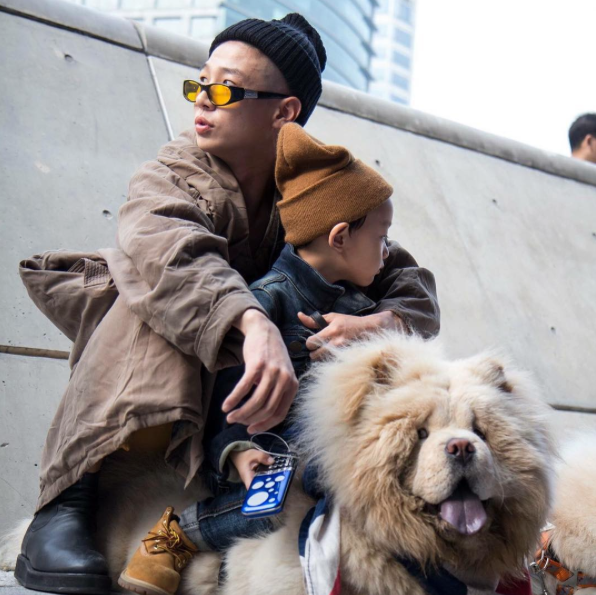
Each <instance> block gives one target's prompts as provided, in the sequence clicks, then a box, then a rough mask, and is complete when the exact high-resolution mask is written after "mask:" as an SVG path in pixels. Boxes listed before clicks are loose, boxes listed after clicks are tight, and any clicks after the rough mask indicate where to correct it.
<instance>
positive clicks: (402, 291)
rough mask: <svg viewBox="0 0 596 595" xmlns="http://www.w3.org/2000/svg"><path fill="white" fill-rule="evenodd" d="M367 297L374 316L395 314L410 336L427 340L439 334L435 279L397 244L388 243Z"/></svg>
mask: <svg viewBox="0 0 596 595" xmlns="http://www.w3.org/2000/svg"><path fill="white" fill-rule="evenodd" d="M367 295H368V296H369V297H370V298H371V299H373V300H374V301H376V302H377V308H376V311H377V312H382V311H385V310H390V311H391V312H395V313H396V314H397V315H398V316H399V317H400V318H401V319H402V320H403V321H404V323H405V324H406V326H407V327H408V330H409V331H410V332H414V333H418V334H419V335H421V336H423V337H425V338H429V337H432V336H434V335H437V334H438V333H439V328H440V310H439V302H438V299H437V288H436V285H435V277H434V275H433V274H432V273H431V272H430V271H429V270H427V269H424V268H421V267H419V266H418V264H417V263H416V261H415V260H414V258H413V256H412V255H411V254H410V253H409V252H408V251H407V250H405V249H404V248H402V247H401V246H400V245H399V244H398V243H397V242H393V241H392V242H390V244H389V256H388V258H387V260H386V261H385V266H384V267H383V270H382V271H381V273H380V274H379V275H378V276H377V277H376V278H375V281H374V282H373V284H372V285H371V286H370V287H369V288H368V290H367Z"/></svg>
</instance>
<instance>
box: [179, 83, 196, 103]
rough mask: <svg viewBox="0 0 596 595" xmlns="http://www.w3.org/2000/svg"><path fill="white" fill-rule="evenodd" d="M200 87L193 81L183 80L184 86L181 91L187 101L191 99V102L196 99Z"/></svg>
mask: <svg viewBox="0 0 596 595" xmlns="http://www.w3.org/2000/svg"><path fill="white" fill-rule="evenodd" d="M200 89H201V85H199V83H197V82H195V81H184V86H183V88H182V93H183V94H184V97H185V98H186V99H188V101H192V102H193V103H194V102H195V101H196V100H197V95H198V94H199V92H200Z"/></svg>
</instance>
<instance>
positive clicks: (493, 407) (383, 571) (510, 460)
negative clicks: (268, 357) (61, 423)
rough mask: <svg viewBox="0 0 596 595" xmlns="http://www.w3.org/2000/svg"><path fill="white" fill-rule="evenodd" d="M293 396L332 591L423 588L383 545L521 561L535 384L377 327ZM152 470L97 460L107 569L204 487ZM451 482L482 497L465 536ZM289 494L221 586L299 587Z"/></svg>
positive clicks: (304, 502) (198, 580)
mask: <svg viewBox="0 0 596 595" xmlns="http://www.w3.org/2000/svg"><path fill="white" fill-rule="evenodd" d="M300 402H301V404H300V406H299V415H300V417H302V418H303V420H304V423H305V427H306V428H307V431H305V433H304V434H303V440H302V444H301V445H300V448H301V450H302V452H303V458H305V457H312V458H314V459H316V460H317V462H318V464H319V465H320V467H321V470H322V481H323V483H324V485H325V487H326V489H327V490H328V491H329V493H330V494H331V495H332V496H333V498H334V500H335V502H336V503H337V504H338V505H339V506H340V507H341V515H342V543H341V557H342V561H341V572H342V578H343V585H342V588H343V590H342V593H346V594H349V593H359V594H369V595H376V594H378V595H381V594H389V593H391V594H396V595H400V594H402V595H406V594H407V595H417V594H420V593H422V591H421V589H420V588H419V586H418V585H417V583H415V582H414V581H413V579H412V577H411V576H410V575H409V574H408V573H407V572H406V571H405V569H404V568H403V567H402V566H401V565H399V564H398V563H396V562H395V561H394V559H393V555H394V554H398V555H409V556H413V557H415V558H416V559H417V560H418V561H419V562H420V563H421V564H424V563H429V564H436V565H448V567H449V568H450V569H452V570H453V572H454V573H455V574H456V575H457V576H459V577H461V578H462V579H465V580H466V582H467V583H468V584H470V585H471V586H473V587H476V588H479V589H482V588H488V587H489V586H492V585H494V583H495V581H496V579H497V578H498V577H499V576H502V575H504V574H507V573H508V572H511V570H512V569H516V568H519V567H521V565H522V562H523V558H524V555H525V554H526V553H527V552H528V551H529V550H530V549H531V547H532V546H533V544H534V543H535V541H536V537H537V534H538V531H539V529H540V527H541V526H542V524H543V523H544V521H545V518H546V513H547V510H548V507H549V503H550V495H551V482H550V474H549V473H550V471H549V470H550V469H552V466H553V465H552V459H553V453H554V448H553V444H552V441H551V438H550V433H549V429H548V424H547V417H548V412H547V408H546V406H545V405H544V404H543V403H542V402H541V400H540V398H539V397H538V394H537V389H536V387H535V386H534V384H533V383H532V382H531V381H530V380H529V379H528V378H527V377H526V376H525V375H524V374H522V373H521V372H519V371H517V370H516V369H515V368H514V367H513V366H511V365H510V364H509V363H508V362H506V361H503V360H502V359H501V358H499V357H497V356H493V355H490V354H489V355H481V356H477V357H473V358H469V359H465V360H459V361H447V360H446V359H445V357H444V356H443V355H442V353H441V351H440V349H439V347H438V345H437V344H436V343H428V342H423V341H421V340H420V339H417V338H406V337H403V336H401V335H399V334H388V335H383V336H379V337H378V338H373V339H370V340H368V341H366V342H361V343H358V344H356V345H354V346H352V347H350V348H347V349H344V350H339V351H337V353H336V354H335V359H334V361H331V362H328V363H324V364H321V365H317V366H316V367H314V368H313V370H312V372H311V374H310V375H309V382H308V388H307V390H306V391H304V393H303V394H302V395H301V397H300ZM421 428H424V429H426V430H427V431H428V437H427V438H425V439H420V438H419V436H418V430H419V429H421ZM479 430H481V431H482V432H483V433H484V434H485V435H486V441H484V440H483V439H482V438H481V437H480V436H479V435H478V433H475V431H479ZM453 437H458V438H465V439H467V440H469V441H470V442H471V443H473V444H474V446H475V447H476V452H477V455H476V459H477V462H476V463H472V464H470V465H468V466H466V469H463V470H462V469H461V468H459V467H457V466H453V465H452V464H451V463H450V461H449V460H448V459H449V457H447V456H446V455H445V443H446V441H448V440H449V439H450V438H453ZM119 458H120V459H122V457H119ZM150 468H151V469H152V471H150V472H148V471H146V469H147V467H145V466H144V465H143V466H140V467H138V468H136V470H135V471H133V472H132V474H129V473H128V472H126V473H124V474H123V472H122V470H121V469H120V470H119V469H112V470H111V471H110V469H109V467H108V466H106V468H105V469H104V470H103V471H102V476H103V477H102V481H103V484H104V486H103V489H104V497H103V498H102V510H101V512H100V521H99V526H100V529H101V531H100V546H101V547H102V549H103V550H104V551H105V552H106V554H107V556H108V560H109V564H110V568H111V569H112V571H113V576H114V577H116V576H117V575H118V573H119V572H120V570H121V569H122V568H123V566H124V565H125V563H126V560H127V559H128V558H129V557H130V555H131V554H132V552H133V551H134V549H135V548H136V547H137V545H138V542H139V540H140V538H141V537H142V536H143V535H144V533H145V532H146V531H147V530H148V528H150V527H151V526H152V525H153V524H154V523H155V521H156V519H157V518H159V516H160V515H161V514H162V513H163V510H164V509H165V507H166V505H173V506H174V507H175V508H176V510H177V511H180V510H182V509H183V508H185V507H186V506H187V505H188V504H189V503H190V502H192V501H193V500H196V499H197V498H198V497H200V496H201V495H202V491H201V489H200V487H198V488H194V487H193V488H192V489H191V490H190V491H187V492H186V493H184V492H182V491H181V486H180V482H179V480H178V479H177V478H176V477H175V476H174V475H173V474H172V473H171V472H169V471H167V470H165V468H164V467H163V465H158V464H155V465H153V467H150ZM123 477H127V481H125V482H122V479H123ZM462 479H466V481H467V482H468V484H469V485H470V487H471V488H472V490H473V491H475V492H476V493H477V494H478V495H479V496H480V497H481V498H482V499H487V500H488V505H487V511H488V518H489V520H488V524H487V525H486V526H485V527H484V528H483V529H481V530H480V531H479V532H478V533H477V534H475V535H469V536H466V537H463V536H461V535H460V534H458V533H456V532H455V531H454V530H453V529H452V528H450V526H448V524H447V523H446V522H445V521H443V520H441V519H440V518H439V516H438V514H437V510H436V506H437V505H438V504H439V503H440V502H441V500H443V499H445V498H446V497H447V496H449V495H450V494H451V492H452V491H453V490H454V489H455V487H456V486H457V485H458V483H459V482H460V481H461V480H462ZM290 498H291V500H290V502H289V503H288V506H287V512H286V513H284V514H285V518H284V522H285V525H284V526H283V527H282V528H281V529H279V530H278V531H276V532H275V533H273V534H270V535H268V536H266V537H262V538H258V539H243V540H239V541H238V542H237V544H235V546H234V547H232V548H231V550H230V551H229V553H228V560H227V562H228V576H227V582H226V584H225V585H224V587H223V590H222V591H221V593H223V595H231V594H232V593H233V594H234V595H243V594H246V595H249V594H250V595H253V594H255V593H259V595H274V594H276V595H277V594H279V593H283V594H284V595H303V593H304V587H303V581H302V571H301V569H300V562H299V558H298V549H297V535H298V529H299V526H300V522H301V520H302V518H303V517H304V514H305V513H306V511H307V510H308V508H309V507H310V506H311V505H312V502H311V501H309V500H308V498H306V496H304V495H303V494H302V493H301V492H300V490H299V489H298V482H295V484H294V490H293V492H292V493H291V496H290ZM22 531H23V528H21V534H22ZM19 541H20V538H19V537H18V536H17V535H16V534H15V535H13V538H12V542H11V543H12V545H11V546H7V548H8V549H10V547H12V548H13V551H12V553H11V556H12V559H14V558H15V557H16V553H17V551H16V547H13V546H15V545H16V544H17V543H18V542H19ZM3 559H6V551H5V553H4V557H3ZM218 569H219V558H218V556H216V555H209V554H201V555H198V556H196V557H195V558H194V559H193V561H192V562H191V564H190V565H189V567H188V568H187V569H186V570H185V572H184V575H183V582H182V585H181V592H182V593H184V594H188V595H191V594H192V595H208V594H211V593H215V591H216V581H217V572H218Z"/></svg>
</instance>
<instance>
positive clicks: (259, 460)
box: [229, 448, 274, 490]
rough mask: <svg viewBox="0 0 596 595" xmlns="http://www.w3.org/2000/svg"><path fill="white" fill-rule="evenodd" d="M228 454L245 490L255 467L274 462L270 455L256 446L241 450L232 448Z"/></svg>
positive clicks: (248, 486) (251, 478)
mask: <svg viewBox="0 0 596 595" xmlns="http://www.w3.org/2000/svg"><path fill="white" fill-rule="evenodd" d="M229 456H230V459H231V460H232V463H233V464H234V467H236V469H237V470H238V475H240V479H241V480H242V483H243V484H244V485H245V486H246V489H247V490H248V488H250V483H251V481H252V480H253V477H254V476H255V472H256V470H257V467H258V466H259V465H273V462H274V459H273V457H272V456H271V455H268V454H267V453H266V452H263V451H261V450H258V449H256V448H251V449H249V450H241V451H238V450H233V451H232V452H231V453H230V455H229Z"/></svg>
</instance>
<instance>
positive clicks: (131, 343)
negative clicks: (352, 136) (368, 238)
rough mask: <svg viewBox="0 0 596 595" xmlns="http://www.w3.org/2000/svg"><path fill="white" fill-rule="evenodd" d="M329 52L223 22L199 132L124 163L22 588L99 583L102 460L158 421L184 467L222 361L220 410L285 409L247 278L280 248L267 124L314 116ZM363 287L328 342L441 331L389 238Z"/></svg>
mask: <svg viewBox="0 0 596 595" xmlns="http://www.w3.org/2000/svg"><path fill="white" fill-rule="evenodd" d="M325 61H326V56H325V50H324V48H323V44H322V42H321V40H320V38H319V36H318V34H317V32H316V31H315V30H314V29H313V28H312V27H311V26H310V25H309V24H308V23H307V22H306V20H305V19H304V18H302V17H301V16H300V15H297V14H292V15H288V16H286V17H285V18H284V19H282V20H280V21H269V22H265V21H260V20H258V19H249V20H246V21H242V22H240V23H238V24H236V25H233V26H232V27H230V28H228V29H226V30H225V31H224V32H222V33H221V34H220V35H218V36H217V37H216V39H215V40H214V42H213V44H212V46H211V49H210V56H209V60H208V62H207V64H206V65H205V67H204V68H203V69H202V71H201V73H200V75H199V81H198V82H199V88H197V89H196V90H197V91H198V94H196V97H195V98H194V100H195V130H193V131H192V132H189V133H185V134H183V135H182V136H181V137H180V138H178V139H177V140H175V141H172V142H171V143H168V144H167V145H166V146H165V147H163V148H162V149H161V151H160V152H159V154H158V157H157V159H156V160H155V161H151V162H148V163H146V164H144V165H143V166H142V167H141V168H140V169H139V171H138V172H137V173H136V174H135V176H133V178H132V180H131V183H130V189H129V197H128V201H127V202H126V204H124V205H123V206H122V208H121V210H120V213H119V221H118V246H119V248H118V249H116V250H104V251H102V256H103V257H104V258H105V260H106V261H107V264H108V266H109V270H110V273H111V275H112V277H113V279H114V282H115V284H116V287H117V289H118V292H119V297H118V299H117V300H116V302H115V303H114V305H113V306H112V307H111V309H110V310H109V311H108V313H107V314H106V315H105V317H104V318H103V319H102V320H101V322H100V323H99V325H98V326H97V328H96V329H95V330H94V332H93V334H91V336H90V338H89V340H88V342H87V344H86V346H85V349H84V351H83V353H82V355H81V357H80V359H79V360H78V362H75V364H76V365H75V367H74V369H73V373H72V376H71V380H70V382H69V385H68V387H67V390H66V393H65V395H64V397H63V399H62V402H61V404H60V406H59V408H58V411H57V413H56V416H55V418H54V421H53V423H52V425H51V428H50V431H49V433H48V438H47V441H46V445H45V448H44V452H43V455H42V462H41V482H40V483H41V493H40V497H39V500H38V511H37V514H36V517H35V518H34V520H33V522H32V524H31V526H30V528H29V530H28V532H27V534H26V535H25V538H24V541H23V546H22V554H21V555H20V556H19V559H18V560H17V569H16V572H15V575H16V577H17V579H18V580H19V582H20V583H21V584H23V585H24V586H25V587H28V588H31V589H37V590H44V591H56V592H71V593H82V594H84V593H94V594H95V593H104V592H105V593H107V592H108V591H109V589H110V579H109V577H108V570H107V567H106V563H105V560H104V558H103V556H102V555H101V554H100V553H99V552H97V550H96V549H95V546H94V541H93V525H94V518H95V509H96V494H97V476H98V473H97V471H98V470H99V467H100V464H101V461H102V460H103V459H104V458H105V457H106V456H108V455H109V454H110V453H112V452H114V451H115V450H117V449H119V448H121V447H123V446H124V445H126V444H127V443H130V442H134V438H135V435H138V431H140V430H146V429H148V428H162V429H163V428H165V429H166V431H167V434H166V445H167V451H166V455H165V456H166V460H167V461H168V463H169V464H170V465H172V466H173V467H174V468H175V469H176V470H177V471H178V472H179V473H180V474H181V475H182V476H184V477H185V478H186V479H187V481H190V480H191V479H192V477H194V475H195V474H196V472H197V470H198V469H199V466H200V465H201V462H202V460H203V449H202V434H203V429H204V414H205V413H206V409H207V407H208V404H209V400H210V397H211V390H212V385H213V378H214V376H213V374H214V372H216V371H217V370H218V369H220V368H223V367H228V366H230V365H235V364H238V363H239V362H240V361H242V359H244V362H245V366H246V369H245V374H244V376H243V378H242V380H241V381H240V382H239V384H238V387H237V388H236V389H235V390H234V392H233V394H232V395H231V396H230V398H231V403H238V402H239V401H240V400H242V398H243V397H244V396H246V395H247V394H248V392H249V390H250V389H251V388H252V387H253V386H255V387H256V388H255V390H254V393H253V394H252V396H251V397H250V399H248V400H247V402H246V403H245V404H244V405H243V406H242V407H241V408H239V409H238V410H236V411H234V412H233V414H231V415H230V421H237V422H241V423H243V424H246V425H248V426H249V430H250V431H252V432H254V431H258V430H266V429H267V428H270V427H272V426H274V425H276V424H277V423H279V422H280V421H281V420H282V419H284V417H285V415H286V413H287V411H288V409H289V407H290V405H291V403H292V400H293V398H294V396H295V393H296V390H297V381H296V378H295V375H294V373H293V370H292V366H291V363H290V360H289V357H288V355H287V351H286V349H285V348H284V344H283V341H282V339H281V336H280V334H279V331H278V330H277V328H276V327H275V325H274V324H273V323H272V322H271V321H270V320H269V319H268V318H267V316H266V314H265V311H264V310H263V308H262V307H261V305H260V304H259V302H258V301H257V300H256V299H255V298H254V296H253V295H252V293H251V292H250V291H249V289H248V287H247V283H251V282H252V281H254V280H255V279H258V278H260V277H261V276H263V275H264V274H265V273H266V272H267V271H268V270H269V269H270V268H271V265H272V264H273V262H274V261H275V259H276V258H277V256H278V254H279V252H280V250H281V248H282V246H283V233H282V231H281V229H280V224H279V219H278V216H277V211H276V209H275V202H276V200H277V194H276V190H275V181H274V163H275V146H276V140H277V135H278V133H279V130H280V129H281V127H282V126H283V125H284V124H286V123H288V122H292V121H296V122H298V123H300V124H304V123H306V121H307V120H308V117H309V116H310V114H311V113H312V110H313V109H314V107H315V105H316V102H317V101H318V98H319V96H320V94H321V71H322V70H323V68H324V67H325ZM215 84H223V85H226V86H227V87H230V86H232V87H239V88H242V89H246V90H250V91H258V92H261V93H262V94H263V93H264V95H261V96H260V98H258V99H252V98H251V99H249V98H247V99H242V98H243V97H244V92H243V91H242V89H240V90H239V91H234V94H235V95H234V96H233V97H231V99H232V100H233V101H232V102H229V103H227V104H225V105H224V103H226V101H222V96H224V95H226V93H221V90H222V89H221V87H214V86H212V85H215ZM218 91H219V93H218ZM224 91H225V89H224ZM187 93H188V89H187ZM250 95H253V96H254V94H249V96H250ZM257 97H259V96H258V95H257ZM188 98H191V99H193V97H192V96H191V95H190V94H189V95H188ZM224 99H225V97H224ZM370 292H371V296H374V297H372V299H374V301H375V302H378V308H377V310H376V311H375V312H374V313H372V314H370V315H369V316H366V317H362V318H358V317H350V316H342V315H339V314H336V317H337V318H335V319H334V320H333V321H332V322H331V324H330V326H329V328H327V329H325V331H327V335H326V340H328V341H334V342H338V341H346V340H349V339H351V338H353V337H356V336H359V335H360V334H362V333H363V332H366V331H367V330H368V329H370V328H378V327H379V326H381V327H383V326H385V327H389V328H395V327H396V326H398V325H401V324H404V325H405V326H407V327H408V329H410V330H415V331H419V332H421V333H424V334H429V335H430V334H434V333H436V332H438V328H439V311H438V305H437V301H436V295H435V288H434V280H433V277H432V274H431V273H429V272H428V271H426V270H424V269H419V268H418V267H417V265H416V262H415V261H414V259H413V258H412V257H411V256H410V255H409V254H408V253H407V252H406V251H405V250H403V249H401V248H400V247H399V246H394V247H392V249H391V251H390V254H389V257H388V259H387V262H386V266H385V269H384V270H383V274H382V275H380V276H379V278H378V280H377V281H376V282H375V283H374V284H373V286H371V288H370ZM81 332H84V331H81Z"/></svg>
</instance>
